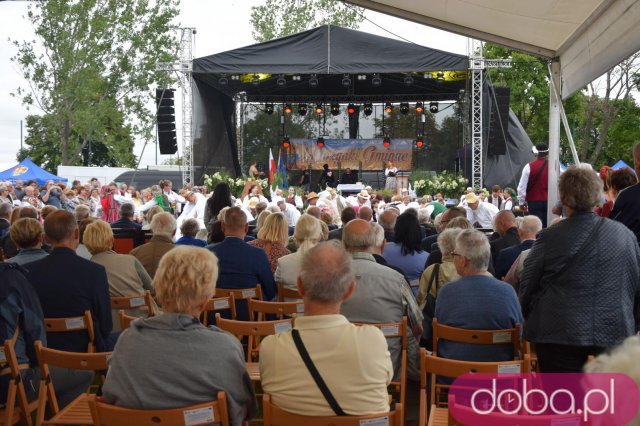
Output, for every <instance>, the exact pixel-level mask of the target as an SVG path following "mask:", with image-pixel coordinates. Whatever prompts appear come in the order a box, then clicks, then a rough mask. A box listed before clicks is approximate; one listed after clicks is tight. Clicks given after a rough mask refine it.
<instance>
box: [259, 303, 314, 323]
mask: <svg viewBox="0 0 640 426" xmlns="http://www.w3.org/2000/svg"><path fill="white" fill-rule="evenodd" d="M301 313H304V304H303V303H302V302H266V301H263V300H253V299H252V300H249V316H250V317H251V318H252V319H253V320H255V321H264V319H265V315H266V314H272V315H277V316H278V319H285V315H291V316H296V315H297V314H301Z"/></svg>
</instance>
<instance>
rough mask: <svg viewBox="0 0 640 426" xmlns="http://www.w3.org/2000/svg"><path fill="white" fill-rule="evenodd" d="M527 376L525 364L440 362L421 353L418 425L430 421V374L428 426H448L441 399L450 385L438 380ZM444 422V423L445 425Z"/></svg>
mask: <svg viewBox="0 0 640 426" xmlns="http://www.w3.org/2000/svg"><path fill="white" fill-rule="evenodd" d="M498 372H500V373H505V372H508V373H523V372H524V373H526V372H527V368H526V363H525V362H523V361H503V362H471V361H457V360H454V359H446V358H439V357H437V356H434V355H428V354H427V351H426V349H424V348H421V349H420V420H419V423H418V424H419V425H420V426H425V425H426V424H427V423H426V417H427V408H428V406H427V374H429V375H430V376H431V387H430V394H431V398H430V401H429V406H430V407H431V413H430V415H429V423H428V424H429V425H434V426H435V425H443V424H444V425H446V424H447V422H448V414H447V409H446V407H445V408H443V406H444V404H446V403H444V404H443V403H442V402H440V401H441V398H440V396H441V395H443V394H444V392H445V391H448V389H449V387H450V386H449V385H446V384H440V383H438V382H437V377H439V376H441V377H448V378H456V377H458V376H461V375H463V374H466V373H498ZM443 422H444V423H443Z"/></svg>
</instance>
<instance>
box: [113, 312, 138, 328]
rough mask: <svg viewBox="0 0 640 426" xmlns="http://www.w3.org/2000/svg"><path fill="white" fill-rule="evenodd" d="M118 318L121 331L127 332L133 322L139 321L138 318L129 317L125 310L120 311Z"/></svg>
mask: <svg viewBox="0 0 640 426" xmlns="http://www.w3.org/2000/svg"><path fill="white" fill-rule="evenodd" d="M118 318H119V320H120V330H126V329H127V328H129V326H130V325H131V323H132V322H133V320H137V319H138V317H132V316H131V315H127V314H126V313H125V312H124V310H123V309H120V310H119V311H118Z"/></svg>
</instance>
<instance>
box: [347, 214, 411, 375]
mask: <svg viewBox="0 0 640 426" xmlns="http://www.w3.org/2000/svg"><path fill="white" fill-rule="evenodd" d="M342 243H343V244H344V247H345V249H347V251H348V252H349V253H350V254H351V257H352V258H353V266H354V268H355V272H356V289H355V291H354V294H353V296H352V297H351V298H350V299H349V300H347V301H346V302H344V303H343V304H342V309H341V313H342V315H344V316H345V317H347V318H348V319H349V321H351V322H364V323H384V322H400V321H402V317H403V316H404V315H408V316H409V318H410V319H409V322H410V323H411V324H410V325H411V332H409V336H408V339H407V344H408V348H407V349H408V350H407V361H408V362H407V375H408V377H409V378H410V379H411V380H415V381H417V380H420V366H419V348H418V340H417V339H419V338H420V336H421V334H422V328H421V326H422V314H421V312H420V309H419V307H418V306H417V303H416V302H415V298H414V297H413V293H412V292H411V289H410V288H407V283H406V280H405V278H404V277H403V276H402V274H400V273H398V272H396V271H394V270H393V269H391V268H389V267H387V266H383V265H379V264H378V263H376V260H375V259H374V257H373V255H372V253H373V251H374V248H375V245H376V232H375V229H374V228H373V226H372V224H370V223H368V222H365V221H364V220H362V219H354V220H352V221H351V222H349V223H348V224H347V225H346V226H345V227H344V231H343V234H342ZM401 343H402V342H401V341H400V340H399V339H391V340H390V341H389V352H391V359H392V361H393V365H394V371H395V375H394V377H395V378H396V379H397V378H398V377H399V374H400V355H401V353H402V345H401Z"/></svg>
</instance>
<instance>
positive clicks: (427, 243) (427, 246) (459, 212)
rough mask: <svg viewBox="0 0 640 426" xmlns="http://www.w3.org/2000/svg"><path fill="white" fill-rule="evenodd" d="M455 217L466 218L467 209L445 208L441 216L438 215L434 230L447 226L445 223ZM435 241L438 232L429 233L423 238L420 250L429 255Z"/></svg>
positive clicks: (443, 228) (438, 230) (440, 230)
mask: <svg viewBox="0 0 640 426" xmlns="http://www.w3.org/2000/svg"><path fill="white" fill-rule="evenodd" d="M438 204H440V203H438ZM457 217H464V218H466V217H467V211H466V210H465V209H464V208H463V207H451V208H449V209H445V210H444V212H443V213H442V216H440V222H437V223H436V231H437V232H438V233H440V232H442V231H444V230H445V229H446V227H447V224H448V223H449V222H450V221H452V220H453V219H455V218H457ZM437 241H438V234H435V235H429V236H428V237H425V238H423V239H422V242H421V246H422V250H424V251H426V252H427V253H429V256H431V250H432V248H433V245H434V244H436V242H437Z"/></svg>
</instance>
